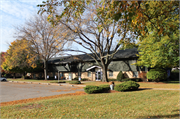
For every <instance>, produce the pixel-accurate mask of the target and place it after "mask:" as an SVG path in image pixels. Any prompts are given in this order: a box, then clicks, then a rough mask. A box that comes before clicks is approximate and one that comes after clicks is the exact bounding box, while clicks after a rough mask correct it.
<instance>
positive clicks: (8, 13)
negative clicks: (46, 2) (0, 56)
mask: <svg viewBox="0 0 180 119" xmlns="http://www.w3.org/2000/svg"><path fill="white" fill-rule="evenodd" d="M41 3H42V0H0V35H1V37H0V47H1V48H0V52H1V51H6V50H7V49H8V45H7V43H6V42H8V43H10V42H12V41H14V40H15V39H16V38H14V37H13V36H14V33H15V29H14V26H18V25H23V23H25V20H27V19H29V18H30V17H31V16H32V15H34V14H35V13H37V11H38V10H39V8H38V7H36V6H37V5H38V4H41Z"/></svg>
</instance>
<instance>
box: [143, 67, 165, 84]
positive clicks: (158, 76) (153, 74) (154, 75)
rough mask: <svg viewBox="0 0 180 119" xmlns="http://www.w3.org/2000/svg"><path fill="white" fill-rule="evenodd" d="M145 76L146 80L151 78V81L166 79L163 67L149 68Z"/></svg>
mask: <svg viewBox="0 0 180 119" xmlns="http://www.w3.org/2000/svg"><path fill="white" fill-rule="evenodd" d="M147 78H148V80H150V81H151V80H152V81H156V82H159V81H163V80H165V79H167V72H166V71H165V70H163V69H159V68H156V69H150V71H149V72H147Z"/></svg>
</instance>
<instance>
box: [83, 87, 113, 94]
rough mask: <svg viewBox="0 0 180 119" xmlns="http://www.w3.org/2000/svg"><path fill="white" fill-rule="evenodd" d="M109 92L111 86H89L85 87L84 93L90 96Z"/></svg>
mask: <svg viewBox="0 0 180 119" xmlns="http://www.w3.org/2000/svg"><path fill="white" fill-rule="evenodd" d="M109 90H110V87H109V85H100V86H93V85H87V86H86V87H84V91H85V92H86V93H88V94H92V93H104V92H108V91H109Z"/></svg>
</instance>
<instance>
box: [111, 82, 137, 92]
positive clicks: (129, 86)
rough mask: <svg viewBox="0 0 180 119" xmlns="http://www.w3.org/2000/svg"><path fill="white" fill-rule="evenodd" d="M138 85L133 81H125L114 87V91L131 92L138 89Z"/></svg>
mask: <svg viewBox="0 0 180 119" xmlns="http://www.w3.org/2000/svg"><path fill="white" fill-rule="evenodd" d="M139 86H140V85H139V84H138V83H136V82H135V81H126V82H123V83H121V84H119V85H116V86H115V87H114V90H115V91H121V92H123V91H133V90H137V89H138V88H139Z"/></svg>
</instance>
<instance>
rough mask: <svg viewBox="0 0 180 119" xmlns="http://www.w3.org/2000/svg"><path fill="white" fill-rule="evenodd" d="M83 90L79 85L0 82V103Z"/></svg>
mask: <svg viewBox="0 0 180 119" xmlns="http://www.w3.org/2000/svg"><path fill="white" fill-rule="evenodd" d="M76 91H84V90H83V88H81V87H71V86H54V85H44V84H28V83H23V84H20V83H14V82H0V103H1V102H9V101H14V100H22V99H28V98H37V97H46V96H53V95H60V94H67V93H75V92H76Z"/></svg>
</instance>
